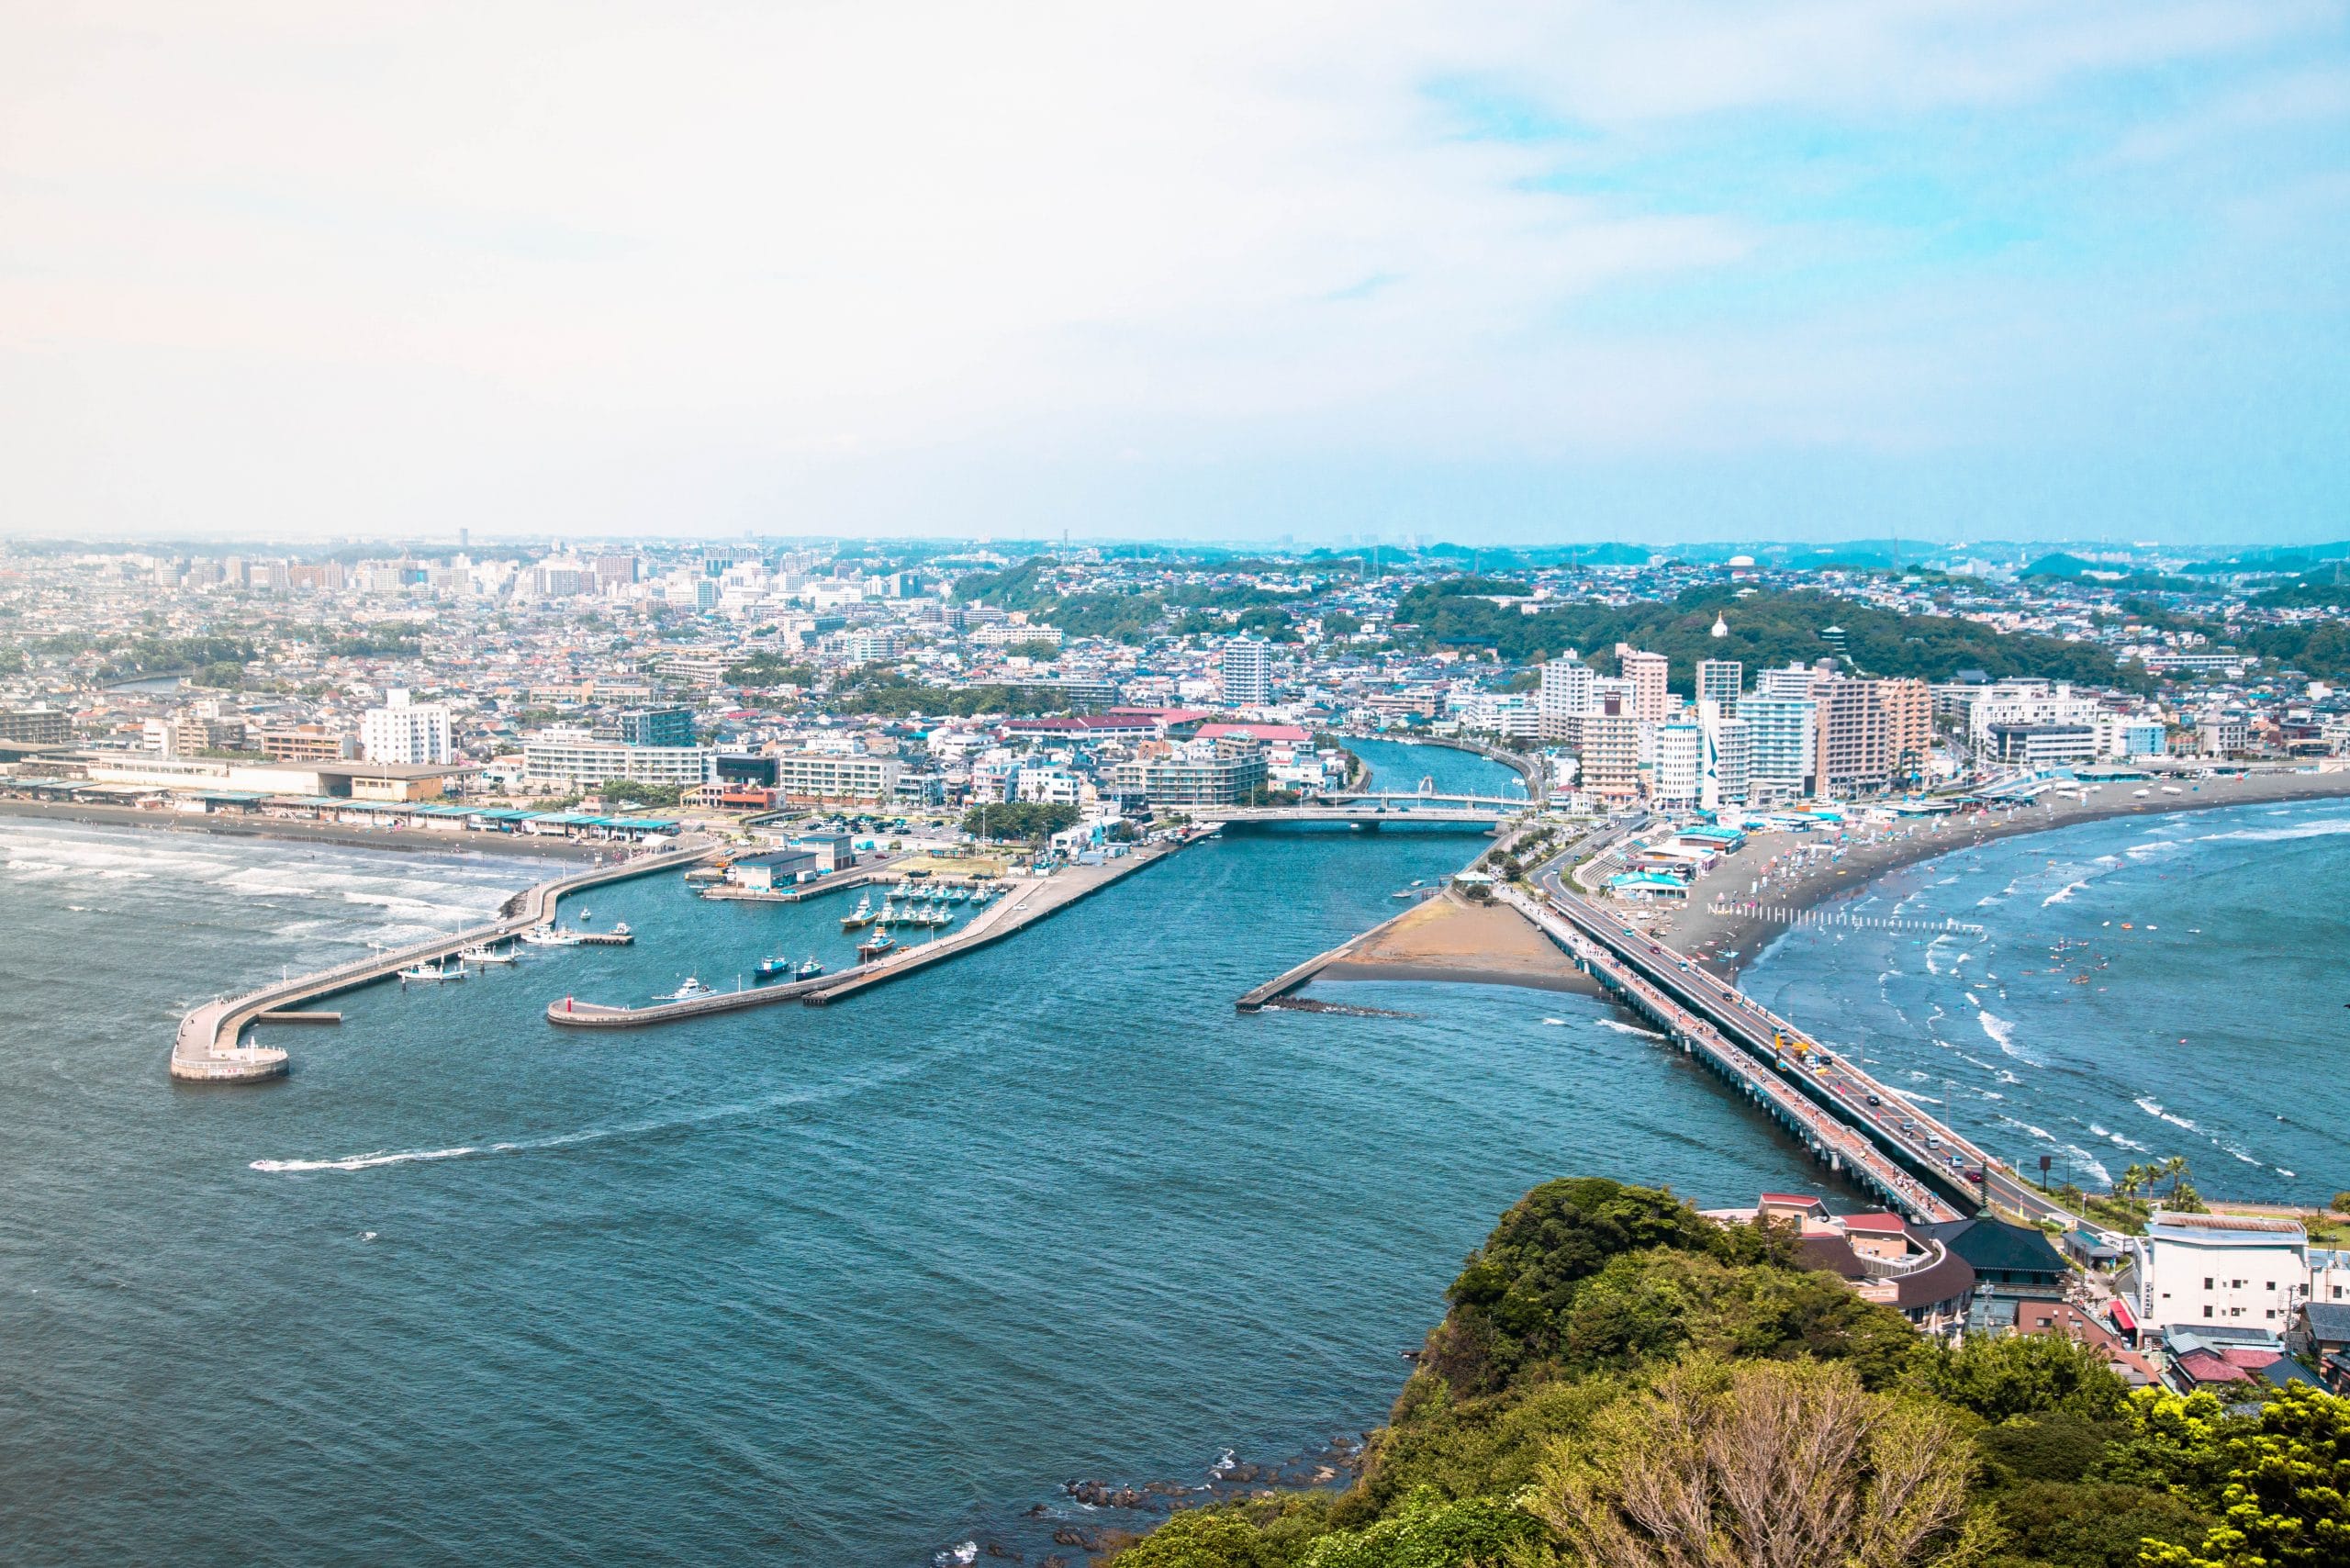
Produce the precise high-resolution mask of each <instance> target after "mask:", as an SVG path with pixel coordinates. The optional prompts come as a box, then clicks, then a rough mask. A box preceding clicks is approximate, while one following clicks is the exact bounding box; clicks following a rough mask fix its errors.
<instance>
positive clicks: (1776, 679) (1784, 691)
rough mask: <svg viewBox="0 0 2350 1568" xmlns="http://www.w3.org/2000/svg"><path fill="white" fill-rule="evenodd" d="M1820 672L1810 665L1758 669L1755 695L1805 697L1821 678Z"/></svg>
mask: <svg viewBox="0 0 2350 1568" xmlns="http://www.w3.org/2000/svg"><path fill="white" fill-rule="evenodd" d="M1819 676H1820V672H1819V671H1818V669H1816V668H1814V667H1813V666H1810V665H1789V666H1786V667H1785V669H1765V670H1757V671H1755V673H1754V695H1755V696H1757V697H1780V698H1804V697H1809V696H1810V695H1811V689H1812V687H1813V685H1814V684H1815V683H1817V682H1818V679H1819Z"/></svg>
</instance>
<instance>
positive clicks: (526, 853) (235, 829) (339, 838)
mask: <svg viewBox="0 0 2350 1568" xmlns="http://www.w3.org/2000/svg"><path fill="white" fill-rule="evenodd" d="M0 816H10V817H25V818H28V819H31V820H33V821H36V822H56V823H76V824H78V825H80V826H83V827H130V828H142V829H144V830H146V831H148V832H150V833H183V834H209V835H213V836H216V837H220V838H274V839H277V840H279V841H281V842H283V843H287V844H330V845H334V846H339V847H341V848H345V849H391V850H402V851H407V852H408V853H412V854H425V855H446V856H451V857H464V856H467V855H483V856H491V857H502V858H509V859H520V860H577V861H588V860H593V859H594V858H595V857H597V856H598V855H599V854H604V853H608V852H609V851H608V850H606V849H603V848H599V846H595V845H588V844H576V843H574V842H572V841H571V840H569V839H535V840H531V839H519V838H514V837H509V836H508V835H506V834H487V833H462V834H438V833H422V832H417V831H414V830H403V831H401V832H398V833H375V832H371V831H369V830H368V829H366V828H360V827H350V826H347V825H341V824H336V825H331V826H330V825H326V824H321V823H298V822H289V821H286V820H285V819H282V818H277V817H260V818H247V819H236V818H226V817H216V816H213V815H212V814H210V813H209V812H207V813H205V814H203V815H200V816H199V815H196V814H195V813H193V812H142V811H140V810H139V809H138V808H136V807H133V806H84V805H65V804H51V803H50V802H49V801H17V800H6V799H0Z"/></svg>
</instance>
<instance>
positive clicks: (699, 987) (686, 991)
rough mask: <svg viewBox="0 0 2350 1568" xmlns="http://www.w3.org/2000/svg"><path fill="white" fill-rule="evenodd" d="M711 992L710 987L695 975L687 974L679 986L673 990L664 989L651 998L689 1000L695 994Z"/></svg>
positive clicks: (669, 1000) (666, 1000)
mask: <svg viewBox="0 0 2350 1568" xmlns="http://www.w3.org/2000/svg"><path fill="white" fill-rule="evenodd" d="M712 994H714V993H713V992H712V991H711V988H710V987H708V986H706V985H704V984H702V983H701V981H700V980H699V979H697V978H696V977H694V976H692V975H688V976H687V977H686V983H685V984H683V985H681V986H679V987H678V988H677V990H675V991H663V992H661V993H660V994H659V995H658V996H655V998H654V999H653V1000H654V1001H655V1002H691V1001H692V1000H693V999H694V998H695V997H697V996H710V995H712Z"/></svg>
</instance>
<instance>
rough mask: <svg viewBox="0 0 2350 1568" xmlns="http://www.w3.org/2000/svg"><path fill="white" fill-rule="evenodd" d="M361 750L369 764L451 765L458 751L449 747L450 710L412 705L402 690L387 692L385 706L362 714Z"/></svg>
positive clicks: (428, 705)
mask: <svg viewBox="0 0 2350 1568" xmlns="http://www.w3.org/2000/svg"><path fill="white" fill-rule="evenodd" d="M359 749H360V752H361V754H362V755H363V756H365V757H366V758H367V760H368V761H370V762H397V763H403V764H405V763H415V762H430V763H439V762H449V761H452V760H453V759H454V757H455V756H456V752H455V750H454V748H453V746H452V745H451V744H450V737H449V710H447V709H446V708H443V707H442V706H440V705H439V704H437V703H431V702H411V701H409V700H408V692H407V691H406V690H404V689H401V688H399V687H394V688H392V689H390V690H389V691H386V692H385V693H384V705H383V706H382V707H381V708H370V709H368V710H367V711H366V712H365V713H364V714H362V715H360V719H359Z"/></svg>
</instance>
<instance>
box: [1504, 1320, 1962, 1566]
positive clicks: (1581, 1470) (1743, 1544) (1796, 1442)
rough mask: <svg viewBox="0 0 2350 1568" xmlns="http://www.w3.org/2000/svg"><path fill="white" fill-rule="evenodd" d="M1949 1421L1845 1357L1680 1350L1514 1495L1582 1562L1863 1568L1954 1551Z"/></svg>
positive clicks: (1957, 1448)
mask: <svg viewBox="0 0 2350 1568" xmlns="http://www.w3.org/2000/svg"><path fill="white" fill-rule="evenodd" d="M1970 1462H1971V1459H1970V1455H1969V1452H1968V1449H1967V1445H1966V1443H1965V1441H1964V1439H1963V1438H1962V1437H1961V1436H1960V1433H1959V1429H1958V1426H1957V1423H1956V1422H1955V1420H1954V1419H1953V1417H1951V1416H1950V1415H1949V1414H1947V1413H1946V1412H1943V1411H1941V1410H1938V1409H1936V1408H1934V1407H1933V1406H1930V1405H1927V1404H1924V1403H1921V1402H1919V1401H1916V1400H1909V1399H1902V1398H1897V1397H1894V1396H1892V1395H1888V1394H1871V1393H1870V1392H1869V1391H1868V1390H1866V1389H1865V1388H1863V1387H1862V1386H1861V1381H1860V1378H1859V1377H1858V1375H1857V1374H1855V1373H1854V1372H1852V1369H1851V1368H1850V1367H1845V1366H1839V1365H1836V1364H1834V1363H1832V1362H1831V1363H1822V1362H1808V1361H1785V1362H1772V1361H1757V1362H1741V1363H1736V1364H1731V1363H1725V1362H1722V1361H1716V1360H1714V1359H1712V1358H1710V1357H1700V1358H1696V1359H1695V1360H1692V1361H1684V1362H1683V1363H1681V1364H1680V1365H1678V1366H1675V1367H1674V1368H1673V1370H1672V1371H1670V1372H1666V1373H1665V1374H1664V1376H1663V1377H1662V1379H1660V1380H1659V1382H1658V1383H1657V1386H1656V1388H1655V1391H1654V1392H1652V1393H1650V1394H1642V1395H1640V1396H1639V1397H1637V1398H1634V1399H1628V1400H1625V1401H1622V1402H1620V1403H1618V1404H1617V1405H1616V1406H1612V1407H1610V1408H1609V1409H1607V1410H1606V1411H1603V1412H1601V1414H1600V1415H1599V1417H1597V1418H1596V1419H1595V1421H1594V1422H1593V1423H1592V1430H1591V1434H1590V1437H1589V1439H1588V1440H1587V1441H1585V1442H1583V1443H1580V1444H1572V1443H1563V1442H1562V1443H1561V1444H1559V1445H1558V1446H1557V1448H1556V1449H1555V1450H1553V1453H1552V1456H1551V1460H1550V1463H1549V1464H1548V1465H1547V1466H1546V1467H1545V1470H1544V1473H1543V1475H1542V1478H1541V1480H1540V1481H1539V1482H1538V1483H1537V1484H1536V1485H1535V1486H1534V1487H1533V1488H1531V1489H1530V1490H1529V1491H1528V1492H1527V1494H1526V1495H1525V1498H1524V1503H1525V1506H1526V1507H1527V1511H1528V1512H1530V1513H1532V1514H1534V1515H1535V1516H1536V1517H1538V1518H1541V1519H1542V1520H1543V1521H1544V1522H1546V1523H1548V1524H1549V1525H1550V1527H1551V1529H1555V1530H1557V1531H1558V1532H1559V1534H1560V1535H1561V1537H1562V1538H1563V1539H1564V1540H1566V1542H1567V1544H1568V1546H1569V1548H1570V1549H1571V1550H1572V1551H1573V1552H1574V1553H1576V1554H1577V1555H1578V1556H1579V1558H1580V1559H1581V1560H1582V1561H1583V1562H1588V1563H1590V1564H1592V1565H1593V1568H1780V1565H1783V1564H1784V1565H1788V1568H1793V1565H1797V1564H1806V1565H1807V1564H1813V1563H1818V1564H1866V1565H1868V1568H1909V1565H1913V1564H1914V1565H1924V1564H1937V1563H1956V1562H1964V1561H1969V1560H1971V1559H1972V1558H1973V1557H1974V1556H1975V1555H1977V1554H1978V1553H1979V1551H1981V1549H1982V1547H1983V1546H1984V1545H1985V1544H1986V1540H1987V1536H1988V1533H1989V1529H1990V1526H1989V1521H1988V1519H1987V1518H1986V1517H1985V1516H1983V1515H1981V1514H1974V1515H1970V1513H1969V1511H1968V1506H1967V1497H1966V1482H1967V1472H1968V1467H1969V1464H1970Z"/></svg>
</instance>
